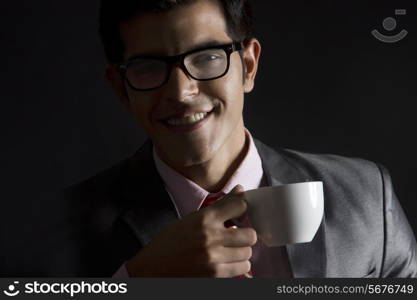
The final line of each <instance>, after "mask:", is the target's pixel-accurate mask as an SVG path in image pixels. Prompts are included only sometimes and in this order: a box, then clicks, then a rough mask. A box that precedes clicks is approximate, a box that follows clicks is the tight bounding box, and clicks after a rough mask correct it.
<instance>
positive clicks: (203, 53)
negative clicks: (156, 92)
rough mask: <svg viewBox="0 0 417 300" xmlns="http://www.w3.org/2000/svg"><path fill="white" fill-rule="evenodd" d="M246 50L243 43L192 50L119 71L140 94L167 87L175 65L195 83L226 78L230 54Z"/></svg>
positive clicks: (146, 59) (145, 60)
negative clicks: (195, 81)
mask: <svg viewBox="0 0 417 300" xmlns="http://www.w3.org/2000/svg"><path fill="white" fill-rule="evenodd" d="M239 50H242V44H241V43H240V42H234V43H231V44H227V45H219V46H211V47H207V48H203V49H197V50H192V51H189V52H186V53H183V54H180V55H177V56H168V57H135V58H133V59H131V60H129V61H128V62H126V63H123V64H119V65H118V68H119V70H120V72H121V74H122V75H123V77H124V78H125V80H126V81H127V83H128V84H129V86H130V87H131V88H132V89H134V90H138V91H149V90H153V89H157V88H159V87H161V86H162V85H163V84H165V83H166V82H167V81H168V79H169V76H170V74H171V70H172V68H173V67H174V65H179V66H180V68H181V69H182V70H183V71H184V72H185V73H186V74H187V75H188V76H190V77H191V78H193V79H195V80H201V81H205V80H213V79H217V78H220V77H222V76H224V75H225V74H226V73H227V72H228V70H229V65H230V54H232V53H233V52H234V51H239Z"/></svg>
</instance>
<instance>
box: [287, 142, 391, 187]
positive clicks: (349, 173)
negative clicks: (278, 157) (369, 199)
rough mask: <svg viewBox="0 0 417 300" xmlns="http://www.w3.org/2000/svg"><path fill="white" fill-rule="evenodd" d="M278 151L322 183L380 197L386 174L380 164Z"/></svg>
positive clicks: (329, 155)
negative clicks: (366, 192)
mask: <svg viewBox="0 0 417 300" xmlns="http://www.w3.org/2000/svg"><path fill="white" fill-rule="evenodd" d="M281 151H283V153H285V156H286V157H287V159H288V160H292V161H294V163H298V164H301V165H302V167H303V168H304V169H305V170H307V172H308V173H309V174H311V176H312V177H313V178H320V179H323V180H324V181H326V182H328V183H332V184H333V185H334V186H339V187H342V186H343V187H347V186H351V187H355V188H356V189H361V188H364V189H365V190H367V191H368V192H371V193H373V194H375V193H376V194H380V193H381V191H382V188H383V186H382V184H383V176H382V175H383V174H388V171H386V168H385V167H384V166H382V165H381V164H379V163H376V162H374V161H371V160H367V159H363V158H360V157H349V156H343V155H337V154H328V153H311V152H304V151H298V150H292V149H282V150H281ZM387 176H389V175H387Z"/></svg>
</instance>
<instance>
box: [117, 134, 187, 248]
mask: <svg viewBox="0 0 417 300" xmlns="http://www.w3.org/2000/svg"><path fill="white" fill-rule="evenodd" d="M121 184H122V193H123V195H124V197H125V198H126V200H127V201H128V203H129V207H130V208H129V209H128V210H127V211H126V212H125V213H124V214H123V215H122V220H123V221H124V222H125V223H126V224H127V225H128V227H129V228H130V229H131V230H132V232H133V234H134V235H135V237H136V238H137V239H138V240H139V242H140V243H141V245H142V246H144V245H146V244H148V243H149V242H150V241H151V240H152V239H153V238H154V237H155V236H156V235H157V234H158V233H159V232H160V231H161V230H162V229H163V228H164V227H165V226H167V225H169V224H172V223H174V222H176V221H178V219H179V217H178V215H177V212H176V209H175V206H174V204H173V203H172V201H171V198H170V196H169V194H168V193H167V192H166V190H165V188H164V183H163V181H162V179H161V177H160V176H159V174H158V172H157V170H156V167H155V164H154V160H153V157H152V143H151V141H150V140H147V141H146V142H145V143H144V145H142V147H141V148H140V149H139V150H138V151H137V152H136V154H135V155H134V156H133V157H132V158H130V159H129V161H128V166H127V171H126V174H125V176H124V178H123V179H122V183H121Z"/></svg>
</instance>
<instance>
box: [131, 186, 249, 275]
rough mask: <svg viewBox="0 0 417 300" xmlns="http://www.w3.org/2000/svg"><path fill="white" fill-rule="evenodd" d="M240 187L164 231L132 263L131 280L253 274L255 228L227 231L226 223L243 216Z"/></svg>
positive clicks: (243, 203) (244, 209)
mask: <svg viewBox="0 0 417 300" xmlns="http://www.w3.org/2000/svg"><path fill="white" fill-rule="evenodd" d="M242 192H243V188H242V187H241V186H240V185H237V186H235V187H234V188H233V190H232V191H231V192H230V193H229V194H227V195H225V196H224V197H223V198H221V199H219V200H218V201H217V202H216V203H214V204H213V205H210V206H208V207H205V208H203V209H201V210H199V211H197V212H193V213H191V214H189V215H188V216H186V217H184V218H183V219H181V220H180V221H179V222H177V223H176V224H174V225H173V226H169V227H168V228H166V229H165V230H163V231H162V232H161V233H160V234H159V235H158V236H157V237H156V238H155V239H154V240H152V241H151V242H150V243H149V244H148V245H146V246H145V247H144V248H143V249H142V250H141V251H139V252H138V253H137V254H136V256H134V257H133V258H132V259H130V260H129V261H128V262H127V264H126V267H127V270H128V273H129V275H130V276H132V277H233V276H237V275H241V274H244V273H247V272H248V271H249V270H250V267H251V265H250V262H249V258H250V257H251V256H252V248H251V246H253V245H254V244H255V243H256V240H257V236H256V232H255V230H253V229H252V228H237V229H233V230H232V229H227V228H225V227H224V222H225V221H227V220H230V219H233V218H239V217H242V215H244V213H245V212H246V209H247V203H246V202H245V200H244V199H243V197H242V195H243V194H242Z"/></svg>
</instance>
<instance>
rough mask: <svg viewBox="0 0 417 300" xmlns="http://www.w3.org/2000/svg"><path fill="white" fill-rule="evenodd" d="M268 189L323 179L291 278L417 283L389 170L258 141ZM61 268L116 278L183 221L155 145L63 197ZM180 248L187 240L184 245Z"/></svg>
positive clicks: (61, 272)
mask: <svg viewBox="0 0 417 300" xmlns="http://www.w3.org/2000/svg"><path fill="white" fill-rule="evenodd" d="M255 145H256V147H257V149H258V152H259V155H260V157H261V159H262V164H263V169H264V172H265V175H266V180H267V183H268V185H280V184H286V183H294V182H301V181H316V180H318V181H323V184H324V201H325V203H324V208H325V210H324V218H323V220H322V223H321V225H320V228H319V230H318V232H317V234H316V236H315V238H314V239H313V241H312V242H310V243H303V244H293V245H287V246H286V250H287V253H288V258H289V262H290V266H291V269H292V272H293V274H294V277H296V278H298V277H417V245H416V240H415V237H414V235H413V232H412V230H411V228H410V225H409V224H408V222H407V220H406V217H405V215H404V212H403V210H402V208H401V207H400V204H399V202H398V200H397V199H396V196H395V194H394V192H393V187H392V185H391V180H390V177H389V174H388V172H387V170H386V169H385V168H384V167H382V166H380V165H377V164H375V163H372V162H369V161H366V160H362V159H355V158H346V157H341V156H336V155H317V154H309V153H302V152H298V151H293V150H288V149H276V150H273V149H271V148H270V147H268V146H266V145H264V144H263V143H261V142H260V141H258V140H256V139H255ZM62 195H63V197H62V200H61V201H62V202H61V203H65V206H64V207H63V209H64V210H65V218H64V219H63V223H62V226H61V227H60V228H57V229H56V230H60V231H59V232H60V239H59V243H58V244H56V245H55V247H54V251H53V252H52V251H51V253H50V255H51V256H52V257H51V258H50V259H51V261H53V262H59V263H58V264H55V265H53V264H52V265H51V266H50V267H49V269H45V270H44V272H43V273H44V275H48V276H111V275H112V274H113V273H114V272H115V271H116V270H117V268H118V267H119V266H120V265H121V264H122V263H123V262H124V261H125V260H126V259H128V258H130V257H131V256H133V255H134V254H135V253H136V252H137V251H139V250H140V249H141V248H142V247H143V246H145V245H146V244H147V243H149V242H150V241H151V240H152V238H153V237H155V236H156V235H157V234H158V232H160V230H161V229H162V228H163V227H164V226H168V225H170V224H172V223H174V222H177V221H178V217H177V214H176V211H175V207H174V206H173V203H172V201H171V200H170V197H169V195H168V194H167V192H166V191H165V189H164V187H163V183H162V180H161V178H160V177H159V174H158V173H157V171H156V169H155V165H154V162H153V159H152V144H151V142H150V141H149V140H148V141H147V142H146V143H145V144H144V145H143V146H142V147H141V149H139V150H138V151H137V152H136V154H134V155H133V156H132V157H131V158H129V159H127V160H125V161H123V162H121V163H119V164H118V165H116V166H115V167H113V168H111V169H108V170H105V171H103V172H101V173H100V174H98V175H96V176H94V177H92V178H90V179H88V180H86V181H84V182H82V183H80V184H77V185H75V186H72V187H70V188H68V189H66V190H65V191H64V192H63V194H62ZM178 242H181V241H178Z"/></svg>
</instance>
